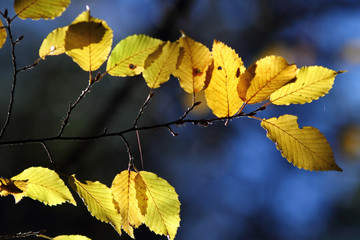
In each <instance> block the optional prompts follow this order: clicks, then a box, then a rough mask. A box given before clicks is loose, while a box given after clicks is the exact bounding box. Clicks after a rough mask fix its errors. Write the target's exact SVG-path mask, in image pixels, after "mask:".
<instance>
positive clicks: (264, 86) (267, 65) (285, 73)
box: [239, 56, 297, 104]
mask: <svg viewBox="0 0 360 240" xmlns="http://www.w3.org/2000/svg"><path fill="white" fill-rule="evenodd" d="M254 65H255V66H252V67H250V68H249V70H248V71H250V73H246V76H250V75H253V78H252V79H251V82H250V86H249V88H248V89H247V91H246V97H245V98H246V102H247V103H249V104H254V103H259V102H262V101H265V100H267V99H269V97H270V95H271V94H272V93H273V92H275V91H276V90H278V89H279V88H281V87H282V86H284V85H285V84H286V83H288V82H289V81H290V80H292V79H294V78H295V76H296V70H297V68H296V66H295V64H291V65H290V64H288V63H287V62H286V60H285V59H284V58H282V57H279V56H268V57H265V58H262V59H260V60H258V61H257V62H256V63H255V64H254ZM241 80H243V79H241ZM245 81H248V79H247V80H245ZM240 92H241V93H243V92H244V90H243V91H239V94H240ZM242 96H243V95H242Z"/></svg>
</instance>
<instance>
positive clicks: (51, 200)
mask: <svg viewBox="0 0 360 240" xmlns="http://www.w3.org/2000/svg"><path fill="white" fill-rule="evenodd" d="M11 180H13V181H14V180H22V181H27V187H26V191H24V197H30V198H32V199H34V200H38V201H40V202H43V203H44V204H46V205H49V206H54V205H58V204H62V203H64V202H66V201H67V202H69V203H71V204H73V205H75V206H76V202H75V200H74V198H73V196H72V194H71V193H70V191H69V189H68V188H67V187H66V186H65V184H64V182H63V180H61V178H60V177H59V175H58V174H57V173H56V172H55V171H53V170H50V169H48V168H43V167H30V168H28V169H25V170H24V171H23V172H22V173H20V174H18V175H16V176H14V177H12V178H11Z"/></svg>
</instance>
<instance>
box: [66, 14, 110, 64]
mask: <svg viewBox="0 0 360 240" xmlns="http://www.w3.org/2000/svg"><path fill="white" fill-rule="evenodd" d="M112 39H113V32H112V30H111V28H110V27H109V26H108V25H107V23H106V22H105V21H103V20H101V19H98V18H94V17H92V16H91V15H90V11H89V10H88V11H84V12H83V13H81V14H80V15H79V16H78V17H77V18H76V19H75V20H74V22H72V23H71V25H69V27H68V29H67V31H66V36H65V50H66V54H67V55H69V56H70V57H71V58H72V59H73V60H74V61H75V62H76V63H77V64H79V66H80V67H81V68H82V69H83V70H85V71H95V70H97V69H98V68H99V67H100V66H101V65H102V64H103V63H104V62H105V61H106V59H107V57H108V55H109V53H110V50H111V45H112Z"/></svg>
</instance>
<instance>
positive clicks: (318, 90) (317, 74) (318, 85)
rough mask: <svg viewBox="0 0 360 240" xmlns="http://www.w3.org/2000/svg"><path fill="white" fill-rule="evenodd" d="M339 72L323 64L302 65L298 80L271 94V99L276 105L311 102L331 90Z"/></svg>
mask: <svg viewBox="0 0 360 240" xmlns="http://www.w3.org/2000/svg"><path fill="white" fill-rule="evenodd" d="M339 73H342V72H336V71H334V70H331V69H328V68H324V67H321V66H311V67H302V68H301V69H300V70H299V71H298V72H297V76H296V81H295V82H293V83H289V84H287V85H285V86H284V87H282V88H280V89H279V90H277V91H276V92H274V93H273V94H271V97H270V101H271V102H272V103H273V104H276V105H289V104H296V103H301V104H304V103H310V102H312V101H313V100H317V99H319V97H323V96H324V95H325V94H327V93H328V92H329V91H330V89H331V88H332V86H333V84H334V80H335V76H336V75H337V74H339Z"/></svg>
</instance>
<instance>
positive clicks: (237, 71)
mask: <svg viewBox="0 0 360 240" xmlns="http://www.w3.org/2000/svg"><path fill="white" fill-rule="evenodd" d="M239 77H240V68H238V69H237V70H236V78H239Z"/></svg>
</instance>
